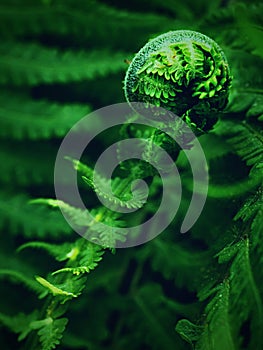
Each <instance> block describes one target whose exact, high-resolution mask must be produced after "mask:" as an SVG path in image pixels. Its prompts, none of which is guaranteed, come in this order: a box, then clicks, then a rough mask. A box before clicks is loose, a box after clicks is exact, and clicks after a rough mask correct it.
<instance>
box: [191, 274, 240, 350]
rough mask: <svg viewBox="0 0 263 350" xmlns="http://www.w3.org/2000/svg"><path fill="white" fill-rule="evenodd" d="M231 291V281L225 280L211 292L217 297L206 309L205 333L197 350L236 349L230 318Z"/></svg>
mask: <svg viewBox="0 0 263 350" xmlns="http://www.w3.org/2000/svg"><path fill="white" fill-rule="evenodd" d="M229 289H230V288H229V281H228V280H225V281H223V282H222V283H221V284H220V285H218V286H217V287H216V288H215V289H213V290H212V291H211V292H212V293H215V295H214V296H213V297H212V299H211V301H210V302H209V303H208V305H207V307H206V309H205V313H206V323H205V325H204V332H203V333H202V335H201V337H200V339H199V340H198V343H197V345H196V349H198V350H199V349H200V350H201V349H202V350H217V349H218V350H219V349H229V350H235V349H236V347H235V345H234V340H233V335H232V329H231V320H230V318H229Z"/></svg>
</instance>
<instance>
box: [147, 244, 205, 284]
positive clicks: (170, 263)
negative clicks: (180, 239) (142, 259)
mask: <svg viewBox="0 0 263 350" xmlns="http://www.w3.org/2000/svg"><path fill="white" fill-rule="evenodd" d="M147 252H148V253H147ZM144 253H145V254H146V256H147V254H149V257H150V263H151V265H152V267H153V269H154V270H155V271H160V272H161V273H162V275H163V276H164V277H165V278H166V279H173V280H174V282H175V283H176V285H177V286H179V287H181V286H184V285H187V286H188V287H189V288H193V286H196V287H197V286H198V284H199V283H200V280H201V276H202V273H201V269H202V268H203V266H204V264H205V263H206V262H208V261H209V254H207V253H206V252H190V251H189V250H187V249H185V248H183V247H181V246H180V245H179V244H175V243H174V244H171V243H170V242H169V241H164V240H161V239H155V240H154V241H153V242H152V243H151V245H149V248H148V249H145V251H144ZM182 271H184V272H183V273H182ZM193 271H195V272H193ZM189 279H190V280H191V283H189Z"/></svg>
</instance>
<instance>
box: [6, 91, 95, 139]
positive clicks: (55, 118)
mask: <svg viewBox="0 0 263 350" xmlns="http://www.w3.org/2000/svg"><path fill="white" fill-rule="evenodd" d="M88 112H90V108H89V107H87V106H85V105H78V104H72V105H70V104H63V105H59V104H56V103H50V102H47V101H34V100H32V99H30V98H27V97H26V96H23V95H15V94H11V93H4V92H3V91H2V92H1V95H0V118H1V129H0V137H2V138H8V139H10V137H12V138H14V139H17V140H20V139H26V138H29V139H32V140H36V139H49V138H52V137H62V136H64V135H65V134H66V133H67V132H68V131H69V129H70V128H71V127H72V126H73V125H74V124H75V123H76V122H77V121H79V119H80V118H82V117H83V116H84V115H86V114H87V113H88Z"/></svg>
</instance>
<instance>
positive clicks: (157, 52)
mask: <svg viewBox="0 0 263 350" xmlns="http://www.w3.org/2000/svg"><path fill="white" fill-rule="evenodd" d="M230 86H231V75H230V70H229V65H228V62H227V59H226V57H225V55H224V53H223V51H222V49H221V48H220V46H219V45H218V44H217V43H216V42H215V41H213V40H212V39H210V38H209V37H207V36H206V35H204V34H201V33H198V32H194V31H190V30H178V31H171V32H168V33H165V34H162V35H160V36H158V37H157V38H155V39H153V40H151V41H150V42H149V43H147V44H146V45H145V46H144V47H143V48H142V49H141V50H140V51H139V52H138V53H137V55H136V56H135V57H134V59H133V61H132V62H131V64H130V66H129V69H128V71H127V74H126V77H125V81H124V90H125V95H126V99H127V100H128V101H129V102H144V103H146V104H151V105H155V106H160V107H163V108H165V109H166V110H169V111H171V112H173V113H175V114H177V115H179V116H180V117H182V118H183V120H184V121H185V122H186V123H187V124H188V125H189V126H190V127H191V129H192V130H193V131H194V132H195V133H197V134H200V133H203V132H207V131H209V130H210V129H211V128H212V127H213V126H214V124H215V123H216V121H217V119H218V116H219V112H220V111H222V110H223V109H224V108H225V106H226V104H227V102H228V95H229V90H230Z"/></svg>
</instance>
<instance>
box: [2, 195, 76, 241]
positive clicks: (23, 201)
mask: <svg viewBox="0 0 263 350" xmlns="http://www.w3.org/2000/svg"><path fill="white" fill-rule="evenodd" d="M29 200H30V198H29V197H28V196H26V195H25V194H22V193H21V194H18V195H11V194H9V193H6V192H0V211H1V216H0V227H1V228H4V227H9V230H10V233H12V234H14V235H21V234H23V235H24V237H26V238H31V239H32V238H40V239H41V238H46V237H48V236H49V237H52V238H57V237H60V236H65V235H67V236H68V235H69V234H70V233H71V232H72V230H71V228H70V226H69V225H68V224H67V223H66V222H65V220H64V218H63V216H62V215H61V213H59V212H58V211H51V210H49V209H48V208H45V207H44V206H32V205H30V204H29ZM40 222H41V225H40V224H39V223H40Z"/></svg>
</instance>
